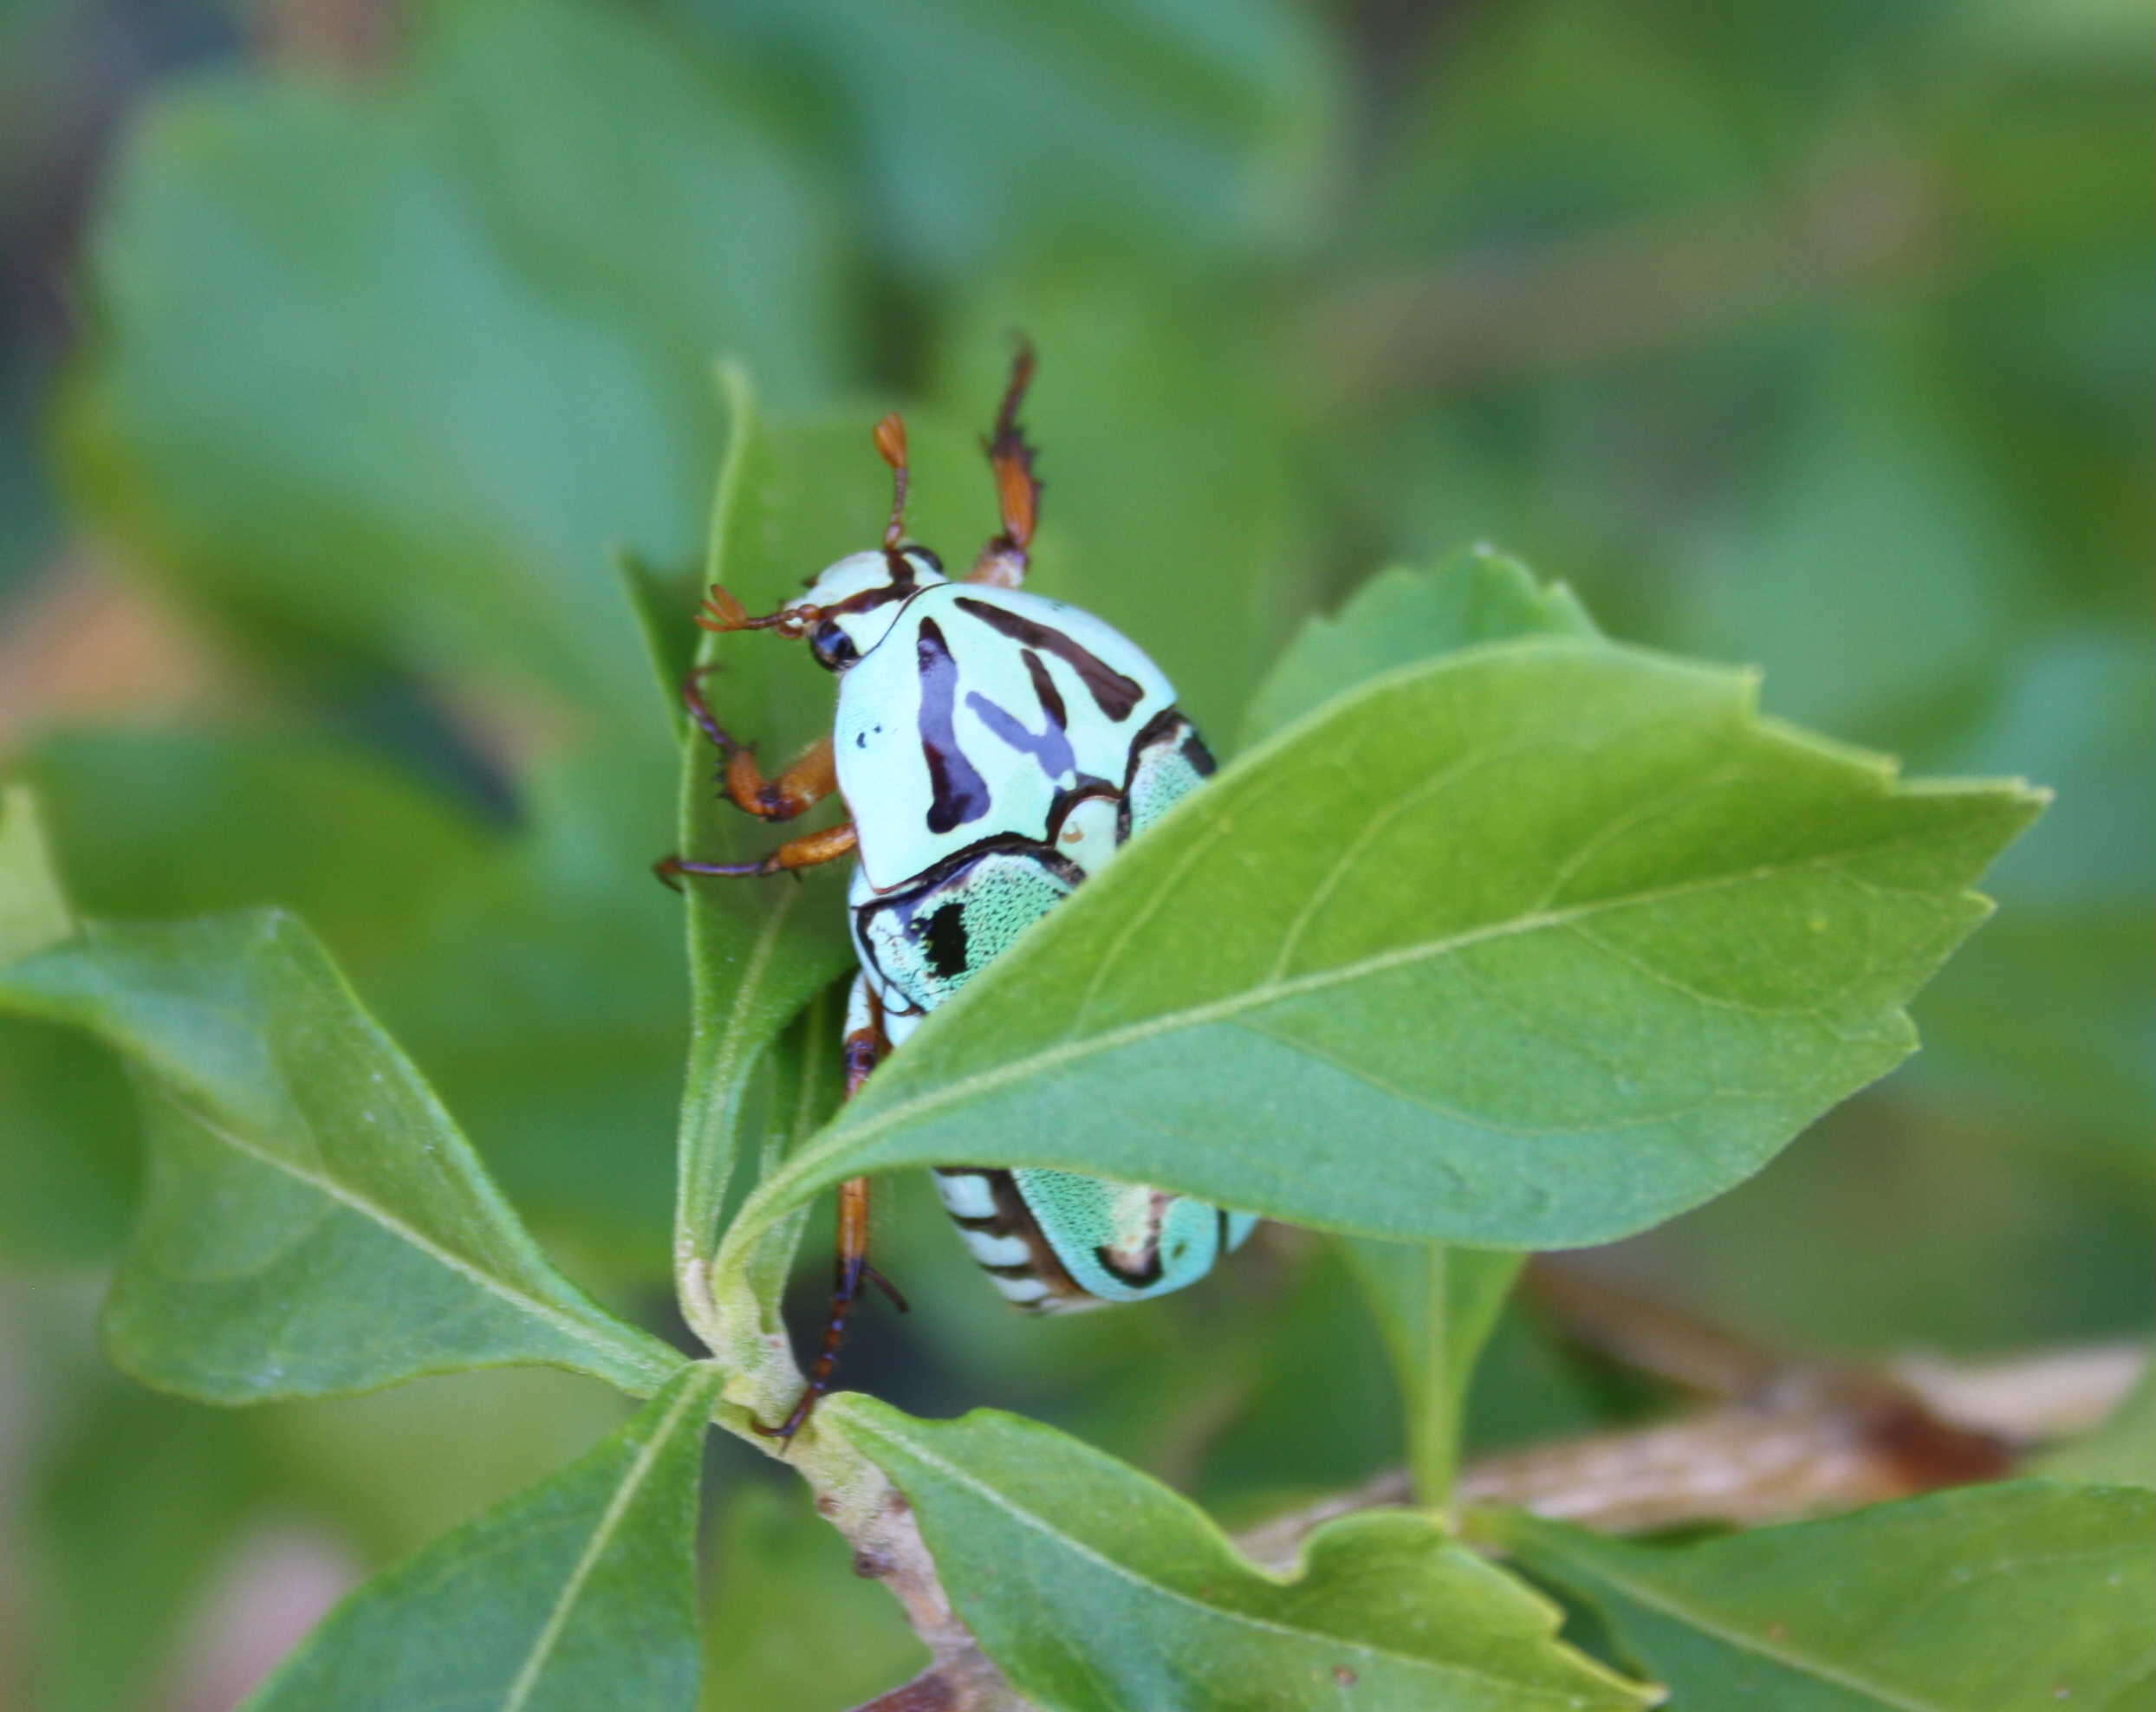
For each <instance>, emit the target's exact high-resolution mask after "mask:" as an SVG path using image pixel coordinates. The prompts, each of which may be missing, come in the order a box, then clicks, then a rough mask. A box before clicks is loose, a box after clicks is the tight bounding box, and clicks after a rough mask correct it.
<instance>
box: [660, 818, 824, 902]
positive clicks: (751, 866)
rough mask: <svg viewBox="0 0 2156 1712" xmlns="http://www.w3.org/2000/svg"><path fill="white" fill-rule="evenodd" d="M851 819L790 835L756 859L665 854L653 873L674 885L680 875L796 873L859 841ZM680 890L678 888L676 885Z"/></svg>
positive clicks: (732, 876) (750, 876) (738, 876)
mask: <svg viewBox="0 0 2156 1712" xmlns="http://www.w3.org/2000/svg"><path fill="white" fill-rule="evenodd" d="M859 842H860V838H859V836H858V834H856V833H855V832H854V823H853V822H852V821H851V820H841V821H840V822H839V823H838V825H836V826H835V827H825V828H824V829H823V830H822V831H821V832H820V833H802V835H801V836H800V837H799V838H789V839H788V840H786V842H785V843H783V844H782V845H780V846H779V847H778V848H777V849H776V850H774V851H773V852H772V853H770V855H769V856H766V857H763V859H761V860H758V861H755V862H691V861H687V860H685V859H683V858H681V857H679V856H666V857H662V858H661V859H659V860H658V861H656V862H654V863H653V864H652V872H653V873H655V874H657V875H658V876H659V879H663V880H665V881H666V884H667V885H673V883H674V877H675V876H676V875H677V874H698V875H711V876H714V877H716V878H718V879H761V878H762V877H763V876H764V875H766V874H790V873H797V872H800V871H801V870H802V869H803V868H813V867H815V866H818V865H820V864H821V863H824V862H830V861H835V860H836V859H838V858H840V857H841V856H843V855H845V854H846V853H847V851H849V850H851V849H853V848H854V846H855V845H856V844H858V843H859ZM675 889H676V890H677V891H679V889H680V888H679V887H678V886H677V887H675Z"/></svg>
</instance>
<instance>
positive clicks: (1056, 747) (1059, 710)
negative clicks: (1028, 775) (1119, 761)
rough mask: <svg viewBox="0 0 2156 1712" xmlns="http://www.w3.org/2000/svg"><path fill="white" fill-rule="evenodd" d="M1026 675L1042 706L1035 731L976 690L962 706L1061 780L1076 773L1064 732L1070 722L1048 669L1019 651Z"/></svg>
mask: <svg viewBox="0 0 2156 1712" xmlns="http://www.w3.org/2000/svg"><path fill="white" fill-rule="evenodd" d="M1021 658H1023V659H1024V661H1025V663H1026V671H1027V674H1028V675H1029V677H1030V678H1032V679H1033V693H1034V695H1035V697H1037V698H1038V700H1039V701H1040V704H1041V711H1042V713H1043V714H1045V715H1046V716H1047V723H1045V724H1044V725H1042V727H1041V729H1040V730H1039V731H1038V732H1037V733H1036V732H1033V731H1029V730H1027V729H1026V728H1025V727H1024V726H1023V725H1022V724H1020V723H1018V721H1017V720H1016V719H1014V718H1013V717H1011V716H1010V712H1009V711H1008V710H1005V709H1003V708H1002V707H999V706H998V705H997V704H996V703H994V702H991V701H990V700H989V698H988V697H986V696H984V695H983V694H982V693H981V692H980V691H978V690H973V691H968V692H967V694H966V698H965V704H966V705H967V706H968V707H970V708H971V709H972V710H973V712H974V715H975V717H977V718H978V719H979V720H980V722H981V723H982V724H984V725H985V726H987V727H988V729H989V730H990V731H992V732H993V733H994V734H995V735H996V736H998V737H1000V738H1002V739H1003V742H1005V743H1009V744H1010V746H1011V748H1013V749H1016V750H1017V751H1018V752H1019V753H1020V754H1021V755H1031V756H1032V757H1033V758H1034V759H1035V760H1036V761H1037V762H1040V763H1041V770H1042V772H1043V773H1045V774H1047V775H1048V776H1049V778H1051V779H1060V778H1062V776H1063V775H1064V774H1066V773H1068V772H1072V771H1074V770H1075V768H1077V765H1078V757H1077V756H1076V755H1074V754H1072V753H1071V748H1070V737H1069V735H1068V732H1067V731H1066V730H1065V729H1064V728H1065V727H1066V725H1068V723H1069V720H1068V713H1067V712H1066V710H1065V709H1064V707H1063V698H1062V696H1061V695H1060V694H1059V693H1057V691H1056V688H1055V679H1053V678H1050V677H1049V675H1048V667H1047V666H1046V665H1042V661H1041V657H1040V656H1039V655H1038V654H1036V653H1035V652H1033V650H1032V649H1030V648H1027V649H1025V650H1023V652H1022V654H1021Z"/></svg>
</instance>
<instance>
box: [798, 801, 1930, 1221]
mask: <svg viewBox="0 0 2156 1712" xmlns="http://www.w3.org/2000/svg"><path fill="white" fill-rule="evenodd" d="M1913 841H1914V840H1912V838H1911V837H1908V836H1903V837H1897V838H1891V839H1881V840H1874V842H1872V843H1869V844H1864V845H1859V846H1852V847H1850V848H1848V849H1843V850H1835V851H1828V852H1822V853H1820V854H1818V855H1816V856H1810V857H1807V858H1805V859H1802V861H1795V862H1770V863H1762V864H1759V865H1758V866H1754V867H1750V868H1746V869H1743V870H1740V871H1738V872H1735V873H1728V874H1717V875H1714V876H1712V877H1711V878H1708V879H1692V880H1685V881H1682V882H1679V883H1678V884H1675V885H1667V886H1659V887H1650V888H1647V889H1646V890H1642V891H1639V892H1631V893H1627V894H1626V895H1623V896H1620V897H1614V898H1596V899H1594V900H1593V901H1592V902H1589V903H1585V904H1581V905H1575V906H1573V907H1571V908H1568V909H1561V910H1547V909H1545V910H1535V911H1529V912H1527V913H1526V914H1524V915H1520V916H1515V917H1512V918H1509V919H1507V920H1504V921H1501V922H1490V923H1487V924H1484V925H1483V926H1480V927H1475V928H1469V929H1467V930H1465V931H1463V932H1459V933H1456V934H1451V935H1448V936H1447V937H1444V938H1441V939H1432V940H1426V941H1425V942H1423V943H1422V944H1416V945H1406V946H1399V947H1396V948H1394V949H1393V950H1389V951H1382V952H1379V953H1377V954H1376V955H1374V956H1373V957H1363V958H1360V959H1358V960H1356V961H1354V962H1352V963H1341V964H1338V965H1335V967H1334V968H1331V969H1315V970H1312V971H1311V972H1310V973H1309V974H1307V975H1301V976H1290V977H1289V978H1287V979H1285V980H1268V981H1264V982H1259V983H1258V984H1257V985H1255V986H1251V987H1247V988H1244V989H1242V990H1241V991H1240V992H1237V993H1233V994H1231V995H1227V996H1226V997H1224V998H1220V999H1215V1000H1212V1001H1211V1002H1207V1003H1205V1004H1200V1005H1189V1006H1185V1007H1184V1008H1181V1009H1179V1010H1174V1011H1166V1012H1162V1013H1160V1014H1159V1015H1154V1016H1149V1017H1145V1018H1142V1019H1140V1021H1136V1022H1129V1023H1125V1024H1123V1025H1122V1026H1121V1027H1120V1028H1109V1029H1104V1030H1102V1031H1101V1032H1100V1033H1099V1034H1090V1035H1088V1036H1086V1037H1085V1038H1083V1039H1081V1040H1075V1041H1074V1040H1069V1039H1066V1040H1064V1041H1059V1042H1058V1043H1056V1044H1055V1045H1054V1046H1052V1047H1044V1048H1042V1050H1040V1051H1037V1052H1035V1053H1031V1054H1027V1055H1026V1056H1024V1057H1023V1058H1017V1059H1011V1060H1006V1061H1005V1062H1003V1063H1002V1064H999V1065H996V1066H994V1067H990V1068H989V1069H986V1070H982V1071H977V1072H973V1073H969V1074H967V1075H965V1076H963V1077H960V1078H959V1079H958V1080H954V1081H951V1082H946V1083H945V1084H943V1085H942V1086H939V1087H936V1088H932V1089H930V1090H929V1091H927V1092H926V1093H921V1094H917V1095H914V1096H912V1098H910V1099H904V1100H901V1101H900V1102H899V1103H898V1104H896V1105H893V1106H886V1107H885V1108H884V1109H883V1110H882V1111H880V1112H874V1113H872V1114H871V1115H870V1116H868V1117H867V1118H864V1119H860V1121H859V1122H858V1123H855V1124H852V1125H847V1123H846V1121H845V1119H843V1118H841V1119H840V1123H839V1125H838V1126H837V1127H835V1128H834V1130H833V1131H832V1132H831V1134H830V1137H829V1138H828V1140H826V1141H823V1142H821V1143H820V1144H815V1145H810V1146H808V1147H807V1148H804V1149H803V1150H802V1151H801V1152H800V1153H799V1154H797V1155H796V1156H795V1158H794V1159H793V1160H792V1161H791V1162H790V1163H789V1164H788V1166H787V1167H786V1169H785V1170H784V1171H782V1172H781V1173H779V1174H778V1175H777V1176H776V1177H773V1178H771V1179H770V1181H769V1182H768V1183H767V1184H766V1185H765V1190H766V1192H768V1193H770V1194H772V1195H774V1196H783V1194H784V1193H785V1192H786V1191H787V1190H789V1189H790V1188H791V1186H792V1184H793V1183H794V1182H796V1181H797V1180H799V1179H800V1178H802V1177H808V1176H813V1175H814V1174H815V1172H816V1171H817V1170H818V1169H819V1168H820V1167H821V1165H822V1164H823V1163H824V1161H825V1160H826V1159H828V1158H831V1157H833V1156H834V1155H842V1154H845V1153H847V1152H853V1151H860V1150H861V1149H863V1148H865V1147H866V1146H867V1145H868V1144H869V1143H871V1142H873V1141H874V1140H876V1139H877V1138H880V1137H881V1136H883V1135H886V1134H887V1133H889V1132H891V1131H893V1130H895V1129H899V1128H902V1127H904V1126H905V1125H907V1124H910V1123H912V1122H915V1121H917V1120H919V1119H922V1118H925V1117H928V1116H932V1115H933V1114H934V1113H935V1112H940V1111H942V1110H944V1109H945V1108H946V1107H948V1106H957V1105H961V1104H964V1103H966V1102H967V1101H970V1100H972V1099H980V1098H984V1097H985V1096H987V1095H989V1094H992V1093H997V1092H998V1091H1000V1090H1001V1089H1003V1088H1004V1087H1006V1086H1010V1085H1011V1084H1013V1083H1016V1082H1020V1081H1025V1080H1031V1079H1032V1078H1034V1077H1036V1076H1040V1075H1044V1074H1052V1073H1055V1072H1056V1071H1058V1070H1061V1069H1062V1068H1063V1067H1066V1066H1067V1065H1069V1064H1073V1063H1076V1062H1079V1061H1081V1060H1085V1059H1087V1058H1090V1057H1093V1056H1094V1055H1096V1054H1101V1053H1108V1052H1114V1051H1116V1050H1119V1049H1120V1048H1121V1047H1127V1046H1133V1045H1137V1044H1139V1043H1140V1042H1143V1041H1148V1040H1152V1039H1154V1038H1156V1037H1158V1036H1160V1035H1163V1034H1174V1033H1177V1032H1179V1031H1180V1030H1183V1029H1186V1028H1203V1027H1205V1025H1207V1024H1209V1023H1213V1022H1224V1021H1231V1020H1233V1019H1234V1018H1235V1017H1237V1016H1238V1015H1242V1014H1243V1013H1244V1012H1245V1011H1250V1010H1256V1009H1258V1008H1262V1007H1263V1006H1266V1005H1270V1004H1274V1003H1278V1002H1283V1001H1285V1000H1289V999H1296V998H1301V997H1303V996H1304V995H1308V994H1310V993H1318V992H1323V991H1326V990H1328V989H1330V988H1333V987H1337V986H1341V985H1344V984H1346V983H1347V982H1353V981H1358V980H1360V979H1362V978H1363V977H1365V976H1370V975H1379V974H1383V973H1385V972H1386V970H1388V969H1400V968H1406V967H1410V966H1412V965H1414V964H1417V963H1429V962H1434V961H1436V960H1437V959H1438V958H1440V957H1451V956H1452V955H1454V954H1455V953H1457V952H1459V951H1462V950H1468V949H1471V947H1473V946H1476V945H1480V944H1491V943H1494V942H1497V941H1500V940H1504V939H1509V938H1515V937H1519V936H1521V935H1523V934H1527V933H1535V932H1540V931H1544V930H1546V929H1549V928H1563V927H1569V926H1572V925H1573V924H1575V923H1578V922H1582V921H1590V920H1593V919H1594V918H1597V917H1599V916H1601V915H1606V914H1609V913H1613V912H1614V911H1620V910H1628V909H1636V908H1639V907H1641V906H1643V905H1653V904H1659V903H1663V902H1666V901H1668V900H1670V899H1672V898H1684V897H1690V896H1694V895H1697V894H1700V893H1704V892H1714V891H1718V890H1722V889H1725V888H1728V887H1731V886H1736V885H1750V884H1752V883H1754V882H1756V881H1758V880H1761V879H1772V878H1774V877H1776V876H1779V875H1783V874H1789V873H1796V872H1802V871H1803V870H1805V869H1808V868H1826V867H1832V866H1838V865H1840V864H1842V863H1846V862H1848V861H1850V860H1853V859H1855V858H1857V857H1859V856H1867V855H1872V854H1875V853H1878V852H1880V851H1881V850H1886V849H1892V848H1894V847H1896V846H1902V845H1907V844H1909V843H1912V842H1913ZM1945 895H1950V896H1951V893H1946V894H1945ZM870 1086H871V1089H872V1091H873V1087H874V1084H873V1081H872V1082H871V1084H870Z"/></svg>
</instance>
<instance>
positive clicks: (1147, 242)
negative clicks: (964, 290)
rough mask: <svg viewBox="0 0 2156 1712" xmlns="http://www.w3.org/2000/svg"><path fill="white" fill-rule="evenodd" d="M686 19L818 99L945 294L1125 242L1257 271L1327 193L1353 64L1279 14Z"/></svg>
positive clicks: (911, 12) (954, 7)
mask: <svg viewBox="0 0 2156 1712" xmlns="http://www.w3.org/2000/svg"><path fill="white" fill-rule="evenodd" d="M682 10H685V11H687V12H689V13H692V14H693V15H696V16H701V17H703V18H705V19H706V20H708V21H710V23H711V24H712V25H713V26H714V27H715V28H716V30H717V33H718V37H719V41H720V42H721V44H722V47H723V49H724V51H726V52H727V53H728V54H729V55H731V56H735V57H738V56H740V55H742V54H743V53H744V50H746V51H750V52H753V53H755V54H757V55H760V56H761V57H762V58H763V59H764V60H765V61H766V62H769V63H770V65H771V67H772V70H771V73H770V75H771V76H772V78H773V80H774V81H778V80H779V79H781V78H782V77H783V78H785V79H786V80H788V81H791V82H792V83H793V84H794V85H795V86H796V87H797V88H799V89H800V90H801V91H802V93H803V94H809V92H814V93H813V94H809V99H810V100H811V101H813V102H814V103H815V107H814V110H815V111H816V112H817V113H818V114H819V116H820V118H821V123H822V126H823V128H824V129H825V130H826V132H827V133H828V135H829V136H831V137H833V138H834V139H837V140H838V142H839V144H840V146H841V147H842V148H843V149H844V150H845V151H846V152H847V156H848V157H849V159H848V165H849V166H850V167H851V170H852V175H853V177H854V179H855V181H856V182H857V183H858V185H860V192H859V197H860V207H859V210H858V218H859V220H860V223H861V224H863V225H864V226H865V227H866V228H867V230H870V231H872V232H873V233H874V234H875V235H876V236H877V237H879V238H880V241H881V243H882V245H883V247H884V248H885V249H886V250H888V251H890V252H892V253H893V256H894V257H895V260H896V262H897V263H899V265H900V266H902V267H903V268H905V269H907V270H909V271H911V272H912V273H913V274H915V275H917V276H923V277H925V278H926V279H929V280H932V281H937V282H951V281H954V280H965V279H968V278H971V277H977V276H980V275H981V274H983V273H984V272H986V271H989V270H990V269H994V268H995V267H997V265H999V264H1003V265H1008V263H1009V262H1010V258H1012V257H1014V256H1017V257H1025V256H1036V255H1039V254H1041V253H1042V252H1044V251H1049V250H1054V249H1055V247H1056V246H1057V244H1058V243H1059V241H1063V240H1068V239H1070V238H1072V237H1082V238H1084V239H1087V240H1089V241H1096V242H1097V241H1098V240H1099V239H1100V237H1101V235H1102V234H1103V233H1104V232H1105V233H1106V234H1107V235H1108V236H1109V237H1111V239H1112V241H1113V243H1114V246H1115V247H1116V248H1117V249H1119V250H1125V251H1126V252H1135V253H1144V252H1146V251H1159V250H1170V251H1172V252H1189V251H1192V250H1198V251H1218V250H1231V249H1237V250H1247V249H1249V248H1250V247H1251V246H1252V245H1253V244H1257V243H1270V242H1276V241H1278V240H1279V239H1281V238H1282V237H1285V236H1287V235H1288V234H1289V232H1291V231H1292V230H1294V229H1295V227H1296V224H1297V217H1299V216H1300V215H1302V213H1303V212H1304V211H1305V210H1306V208H1307V206H1308V204H1309V198H1310V196H1311V194H1312V192H1313V191H1315V188H1316V185H1317V175H1318V171H1319V168H1320V167H1321V165H1322V155H1321V150H1322V147H1323V146H1324V145H1325V143H1326V142H1327V140H1328V133H1327V130H1326V126H1325V121H1326V120H1328V118H1329V117H1330V113H1329V110H1328V109H1329V101H1328V96H1329V94H1330V85H1331V82H1332V75H1331V74H1332V59H1333V55H1332V53H1331V52H1330V43H1329V42H1328V38H1327V36H1325V35H1324V34H1323V33H1322V32H1321V31H1320V30H1319V29H1317V27H1316V26H1315V22H1314V21H1313V20H1312V19H1310V18H1309V17H1308V16H1305V15H1304V14H1303V13H1302V12H1301V11H1300V10H1298V9H1296V7H1294V6H1291V5H1287V4H1283V3H1279V0H1245V3H1239V4H1234V5H1222V4H1219V3H1218V0H1172V3H1170V4H1166V5H1159V4H1154V5H1140V4H1136V3H1133V0H1116V3H1114V4H1110V5H1101V6H1088V7H1086V8H1083V9H1081V10H1046V11H1043V10H1029V9H1027V8H1023V7H1011V6H998V5H993V4H990V3H986V0H956V3H952V4H946V5H941V6H938V7H935V8H932V9H926V10H916V9H912V8H908V7H902V6H901V7H893V6H881V5H876V4H873V3H867V0H841V3H834V4H831V5H826V6H818V7H805V8H776V9H775V8H772V7H768V6H757V5H753V4H746V3H743V0H689V3H687V4H685V6H684V7H683V8H682Z"/></svg>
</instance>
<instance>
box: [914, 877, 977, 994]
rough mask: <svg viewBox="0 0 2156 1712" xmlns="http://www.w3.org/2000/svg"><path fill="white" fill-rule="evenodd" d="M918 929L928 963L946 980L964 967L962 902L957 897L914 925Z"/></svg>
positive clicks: (964, 941) (952, 979)
mask: <svg viewBox="0 0 2156 1712" xmlns="http://www.w3.org/2000/svg"><path fill="white" fill-rule="evenodd" d="M915 925H916V926H917V927H919V928H920V929H921V930H922V931H921V944H922V948H923V949H924V950H926V951H927V953H928V966H929V967H930V968H931V969H934V970H935V971H936V973H937V974H938V975H940V976H943V978H944V979H945V980H946V981H955V980H957V979H958V977H959V976H961V975H964V973H965V970H966V933H965V905H964V904H962V903H959V902H958V900H957V899H955V898H954V899H952V900H951V902H950V903H948V904H945V905H942V906H941V907H940V908H939V909H938V910H937V911H936V912H935V913H934V914H933V915H932V916H930V917H929V918H928V919H927V921H926V922H925V923H920V922H917V923H915Z"/></svg>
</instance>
